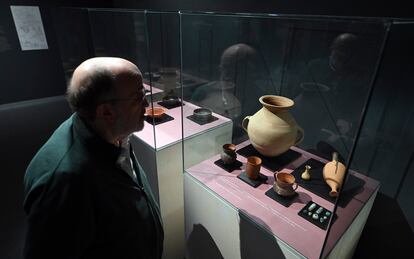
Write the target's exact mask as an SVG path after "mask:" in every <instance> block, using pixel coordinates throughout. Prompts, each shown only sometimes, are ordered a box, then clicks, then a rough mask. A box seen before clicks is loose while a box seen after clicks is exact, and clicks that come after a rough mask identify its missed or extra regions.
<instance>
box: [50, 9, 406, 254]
mask: <svg viewBox="0 0 414 259" xmlns="http://www.w3.org/2000/svg"><path fill="white" fill-rule="evenodd" d="M69 17H70V19H69ZM53 21H54V28H55V31H56V38H57V41H58V45H59V50H60V55H61V58H62V66H63V68H64V71H65V76H66V79H67V80H70V75H71V73H72V72H73V69H74V68H75V67H76V66H77V65H78V64H80V63H81V62H82V61H83V60H85V59H86V58H89V57H94V56H118V57H123V58H126V59H128V60H130V61H132V62H134V63H135V64H137V66H138V67H139V68H140V70H141V72H142V75H143V79H144V87H145V88H146V90H147V99H148V101H149V103H150V106H149V107H148V108H151V109H152V111H153V113H154V114H153V115H152V116H151V111H148V112H147V119H146V126H145V128H144V130H143V131H140V132H136V133H134V134H133V136H132V137H131V140H132V144H133V147H134V151H135V153H136V155H137V158H138V160H139V161H140V163H141V165H142V166H143V168H144V170H145V172H146V174H147V177H148V179H149V180H150V184H151V187H152V188H153V191H154V194H155V196H156V198H157V200H158V201H159V203H160V208H161V213H162V217H163V221H164V229H165V243H164V251H165V252H164V258H183V257H184V256H185V257H186V258H200V256H201V255H202V254H204V255H205V254H209V255H211V258H216V257H217V258H223V257H224V258H250V257H252V258H274V257H278V256H281V257H294V258H325V257H329V258H338V257H344V256H351V255H352V253H353V251H354V249H355V247H356V246H357V244H358V239H359V237H360V235H361V232H362V229H363V227H364V225H365V222H366V220H367V217H368V215H369V213H370V211H371V208H372V205H373V203H374V200H375V197H376V195H377V193H378V190H379V189H380V183H381V186H384V187H386V188H384V193H385V194H386V195H388V196H392V197H393V198H394V199H395V200H397V201H398V202H399V203H400V204H401V207H402V210H403V213H404V215H406V217H407V218H410V219H411V220H410V221H409V224H411V232H410V233H411V234H412V229H413V228H414V227H413V226H414V223H413V222H414V221H413V220H412V218H413V215H414V213H413V211H412V209H410V208H409V206H408V205H407V204H409V203H410V201H411V199H410V198H409V197H410V192H412V191H410V188H409V186H410V184H409V183H410V179H413V173H412V169H410V168H412V160H413V159H412V157H413V155H412V154H413V153H414V150H413V147H412V144H406V142H404V140H408V143H412V141H410V140H411V139H412V133H411V132H414V129H413V125H412V123H411V122H412V117H413V116H412V112H411V111H412V109H411V108H410V107H411V106H409V105H408V104H409V103H410V102H409V97H408V96H409V95H405V94H404V93H405V92H406V91H408V92H409V93H411V92H412V91H413V90H411V89H409V90H406V89H405V88H404V89H403V88H401V90H399V91H397V92H395V93H394V94H393V95H391V96H390V94H389V93H390V92H392V90H391V82H393V83H394V82H398V83H401V84H410V83H412V81H413V80H412V76H411V75H410V72H409V70H408V69H407V68H408V67H410V65H411V66H412V61H411V60H410V59H409V58H408V57H407V58H405V59H401V58H400V59H398V61H395V60H396V58H395V55H394V53H396V52H397V54H399V55H398V57H405V56H410V55H405V54H401V53H411V54H412V53H413V51H412V50H410V47H409V46H410V43H413V36H411V35H410V30H411V29H412V28H413V26H414V24H413V23H412V22H411V21H402V20H399V21H397V20H393V19H376V18H366V19H363V18H347V17H328V16H324V17H318V16H298V15H270V14H269V15H259V14H216V13H193V12H155V11H137V10H109V9H67V8H65V9H56V10H54V12H53ZM401 38H403V39H407V41H406V42H405V44H404V45H401V44H400V42H399V39H401ZM398 46H400V49H399V47H398ZM398 51H400V52H401V53H400V52H398ZM393 62H394V63H393ZM398 62H403V65H402V67H404V68H405V69H399V70H398V71H397V70H396V69H395V68H396V67H398V66H396V65H395V63H398ZM396 73H397V74H398V75H399V77H398V79H395V78H393V79H392V80H390V79H389V78H390V77H392V76H393V75H394V74H396ZM410 91H411V92H410ZM388 97H391V99H388ZM400 100H401V101H402V103H398V102H399V101H400ZM383 103H386V105H383ZM396 107H397V108H396ZM406 109H408V110H409V111H410V112H409V115H408V116H405V115H404V116H403V115H398V116H396V117H394V114H396V113H397V114H402V111H404V110H406ZM157 113H158V115H157ZM378 114H381V116H378ZM401 124H403V125H404V128H403V135H402V136H398V134H397V133H396V131H395V129H396V128H398V127H400V126H399V125H401ZM389 146H390V147H391V149H389V148H388V147H389ZM390 152H392V155H393V156H392V157H393V158H394V160H395V159H397V158H398V159H401V163H400V164H401V165H400V166H399V169H398V170H397V171H398V172H397V173H395V174H394V176H393V177H392V179H391V182H392V181H393V182H392V183H390V181H389V180H390V179H389V178H391V176H390V174H389V173H388V171H389V170H391V169H393V168H394V164H393V162H394V161H393V160H390V159H389V156H390V155H391V153H390ZM380 160H381V161H386V162H383V163H378V161H380ZM381 161H380V162H381ZM410 170H411V171H410ZM292 176H294V177H292ZM411 182H412V180H411ZM382 188H383V187H382Z"/></svg>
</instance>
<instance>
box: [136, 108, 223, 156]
mask: <svg viewBox="0 0 414 259" xmlns="http://www.w3.org/2000/svg"><path fill="white" fill-rule="evenodd" d="M184 103H185V105H184V106H182V107H177V108H173V109H169V110H168V109H167V110H166V114H168V115H170V116H172V117H173V118H174V120H171V121H168V122H165V123H161V124H158V125H156V126H155V127H154V126H153V125H152V124H150V123H148V122H146V121H145V126H144V129H143V130H142V131H139V132H135V133H134V135H135V136H137V137H138V138H140V139H141V140H142V141H143V142H144V143H146V144H147V145H149V146H150V147H152V148H154V149H161V148H164V147H167V146H169V145H172V144H175V143H177V142H180V141H182V138H183V134H182V127H184V129H185V131H184V139H185V138H187V137H189V136H195V135H198V134H201V133H203V132H205V131H208V130H211V129H213V128H215V127H217V126H220V125H222V124H224V123H230V122H231V120H230V119H228V118H226V117H223V116H221V115H219V114H216V113H213V116H215V117H217V118H218V120H216V121H213V122H211V123H207V124H204V125H199V124H197V123H195V122H193V121H191V120H189V119H187V116H190V115H192V114H193V111H194V110H195V109H197V108H200V107H199V106H197V105H194V104H192V103H189V102H184ZM154 107H161V106H160V105H158V104H156V103H154ZM181 108H182V113H183V114H182V116H181ZM181 118H184V123H183V124H182V123H181ZM154 131H155V136H156V139H155V138H154Z"/></svg>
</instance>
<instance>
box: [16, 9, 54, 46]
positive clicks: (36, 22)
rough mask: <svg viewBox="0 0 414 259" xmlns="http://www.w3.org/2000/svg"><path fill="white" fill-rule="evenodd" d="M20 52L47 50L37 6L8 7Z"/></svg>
mask: <svg viewBox="0 0 414 259" xmlns="http://www.w3.org/2000/svg"><path fill="white" fill-rule="evenodd" d="M10 9H11V12H12V15H13V20H14V25H15V26H16V31H17V35H18V36H19V41H20V46H21V48H22V50H36V49H47V48H48V46H47V41H46V35H45V31H44V29H43V23H42V17H41V16H40V10H39V7H38V6H16V5H11V6H10Z"/></svg>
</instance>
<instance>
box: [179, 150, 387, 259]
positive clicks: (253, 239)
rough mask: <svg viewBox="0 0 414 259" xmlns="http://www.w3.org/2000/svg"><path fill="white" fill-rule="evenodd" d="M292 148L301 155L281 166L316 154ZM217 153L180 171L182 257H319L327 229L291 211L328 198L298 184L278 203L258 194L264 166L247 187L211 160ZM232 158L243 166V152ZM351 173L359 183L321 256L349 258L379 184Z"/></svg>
mask: <svg viewBox="0 0 414 259" xmlns="http://www.w3.org/2000/svg"><path fill="white" fill-rule="evenodd" d="M295 150H296V151H299V152H301V153H302V156H301V158H299V159H298V160H297V161H296V162H293V163H292V164H290V165H289V166H287V167H286V168H284V169H282V170H283V171H285V172H289V171H293V169H294V168H296V167H297V166H298V165H300V164H302V163H303V162H304V161H306V160H307V159H309V158H314V159H317V158H318V157H316V156H314V155H312V154H310V153H307V152H305V151H302V150H300V149H297V148H295ZM186 154H187V153H186ZM217 159H218V156H214V157H212V158H210V159H207V160H205V161H203V162H201V163H199V164H197V165H194V166H193V167H191V168H188V169H186V173H185V174H184V197H185V206H184V207H185V220H186V222H185V227H186V239H187V251H186V258H187V259H200V258H226V259H227V258H229V259H233V258H261V259H266V258H269V259H270V258H319V256H320V253H321V250H322V246H323V243H324V240H325V238H326V233H327V232H326V230H323V229H320V228H319V227H317V226H315V225H313V224H312V223H310V222H308V221H306V220H305V219H303V218H301V217H300V216H299V215H297V213H298V212H299V211H300V210H301V208H303V207H304V206H305V205H306V204H307V202H308V201H309V200H312V201H314V202H316V203H317V204H320V205H322V206H324V207H325V208H327V209H329V210H332V209H333V206H334V204H333V203H331V202H329V201H326V200H324V199H323V198H321V197H319V196H317V195H315V194H313V193H311V192H309V191H307V190H305V189H303V188H301V187H299V188H298V189H297V191H298V194H299V195H298V197H297V198H296V200H295V201H294V202H293V203H292V204H291V205H290V206H289V207H284V206H283V205H281V204H279V203H277V202H275V201H274V200H272V199H270V198H269V197H267V196H266V195H265V194H264V193H265V192H266V191H267V190H269V189H270V188H272V184H273V181H274V179H273V177H272V173H271V172H270V171H268V170H267V169H263V168H262V170H261V173H263V174H265V175H267V176H268V181H267V183H265V184H262V185H261V186H259V187H257V188H253V187H251V186H249V185H247V184H246V183H244V182H242V181H240V180H239V179H238V178H237V175H238V174H239V173H240V172H241V170H239V171H238V170H236V171H233V172H232V173H228V172H226V171H224V170H222V169H221V168H219V167H217V166H215V165H214V164H213V162H214V161H215V160H217ZM238 159H239V160H240V161H241V162H243V166H242V168H244V166H245V158H243V157H241V156H240V155H239V156H238ZM319 160H320V161H322V160H321V159H320V158H319ZM324 162H327V161H324ZM282 170H281V171H282ZM352 173H353V175H354V176H355V177H358V178H359V179H361V180H362V181H363V182H364V184H363V186H362V188H361V190H360V192H358V193H357V194H355V196H354V198H353V199H352V200H350V201H349V202H348V203H347V204H346V206H345V207H338V209H337V215H338V217H337V219H336V220H335V222H334V225H333V226H332V228H331V232H330V235H329V238H328V239H327V240H328V242H327V245H326V251H327V253H326V255H325V257H327V258H352V254H353V252H354V249H355V247H356V245H357V243H358V240H359V237H360V234H361V232H362V230H363V227H364V225H365V222H366V219H367V218H368V215H369V212H370V210H371V208H372V205H373V202H374V199H375V196H376V194H377V191H378V188H379V184H378V182H376V181H374V180H372V179H370V178H368V177H366V176H363V175H360V174H358V173H354V172H352Z"/></svg>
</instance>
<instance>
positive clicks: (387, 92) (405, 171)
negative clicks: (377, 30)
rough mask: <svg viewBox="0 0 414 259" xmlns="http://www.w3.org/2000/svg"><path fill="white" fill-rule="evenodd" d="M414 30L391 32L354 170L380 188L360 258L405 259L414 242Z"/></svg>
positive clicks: (408, 26)
mask: <svg viewBox="0 0 414 259" xmlns="http://www.w3.org/2000/svg"><path fill="white" fill-rule="evenodd" d="M413 26H414V23H413V22H412V21H394V22H393V24H392V26H391V29H390V33H389V38H388V41H387V44H386V46H385V49H384V56H383V60H382V63H381V66H380V69H379V73H378V77H377V80H376V84H375V85H374V90H373V94H372V98H371V101H370V103H369V105H368V109H367V115H366V119H365V120H364V122H363V125H362V126H363V127H362V131H361V134H360V136H359V138H358V142H357V146H356V150H355V155H354V159H353V160H352V164H351V168H352V169H353V170H356V171H358V172H360V173H362V174H365V175H367V176H369V177H371V178H374V179H376V180H378V181H380V182H381V189H380V191H379V193H378V195H377V197H376V200H375V204H374V207H373V209H372V211H371V213H370V216H369V219H368V221H367V224H366V226H365V229H364V232H363V233H362V236H361V240H360V243H359V247H361V249H358V250H357V251H362V252H360V253H359V254H356V256H358V257H361V258H362V257H366V256H370V257H384V256H388V255H390V256H397V257H399V256H401V257H404V256H405V255H406V254H408V253H411V249H412V248H411V244H412V243H413V242H414V232H413V230H414V211H413V206H412V204H413V188H412V184H413V181H414V178H413V177H414V174H413V172H414V168H413V158H414V155H413V154H414V146H413V143H414V140H413V132H414V124H413V119H414V117H413V105H412V96H414V95H413V94H414V93H413V88H412V87H410V86H411V85H412V84H413V82H414V78H413V76H412V71H411V70H412V69H411V67H413V60H412V57H413V55H414V53H413V49H412V46H413V43H414V38H413V33H412V31H413V28H414V27H413ZM389 237H393V242H389ZM373 246H374V247H373ZM363 247H364V249H363ZM391 251H393V252H391Z"/></svg>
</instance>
